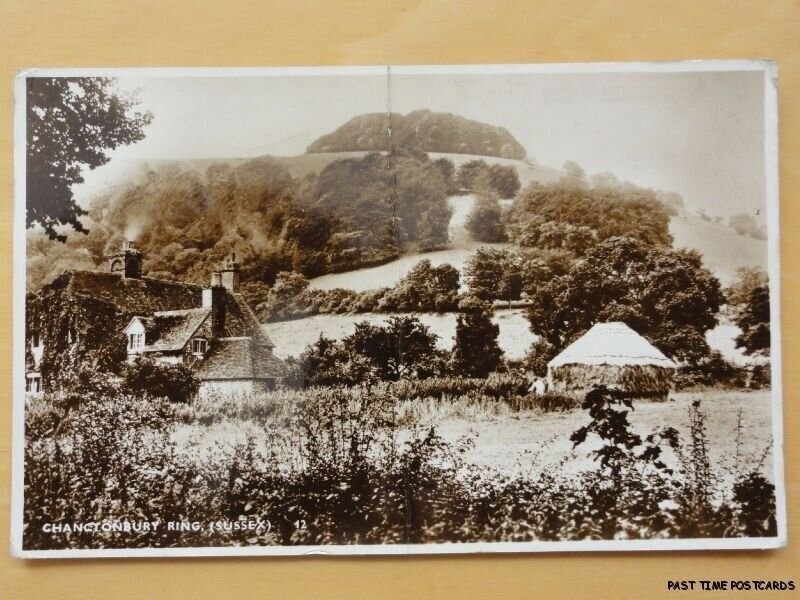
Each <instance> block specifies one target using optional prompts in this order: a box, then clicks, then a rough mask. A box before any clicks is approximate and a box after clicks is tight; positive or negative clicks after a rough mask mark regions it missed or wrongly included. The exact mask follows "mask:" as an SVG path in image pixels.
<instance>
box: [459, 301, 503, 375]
mask: <svg viewBox="0 0 800 600" xmlns="http://www.w3.org/2000/svg"><path fill="white" fill-rule="evenodd" d="M458 308H459V315H458V319H457V321H456V343H455V346H454V348H453V367H454V371H455V372H456V373H457V374H459V375H464V376H467V377H486V376H488V375H489V373H492V372H494V371H496V370H497V368H498V367H499V366H500V364H501V362H502V358H503V352H502V350H500V346H499V345H498V343H497V336H498V335H499V333H500V327H499V326H498V325H497V324H495V323H493V322H492V308H491V306H490V305H488V304H486V303H485V302H483V301H481V300H480V299H478V298H476V297H473V296H467V297H466V298H464V299H462V300H461V302H460V303H459V306H458Z"/></svg>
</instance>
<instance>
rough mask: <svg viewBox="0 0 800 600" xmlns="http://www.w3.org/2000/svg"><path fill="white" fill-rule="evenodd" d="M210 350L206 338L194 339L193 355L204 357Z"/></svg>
mask: <svg viewBox="0 0 800 600" xmlns="http://www.w3.org/2000/svg"><path fill="white" fill-rule="evenodd" d="M207 350H208V340H206V339H204V338H194V339H193V340H192V354H194V355H195V356H203V355H204V354H205V353H206V351H207Z"/></svg>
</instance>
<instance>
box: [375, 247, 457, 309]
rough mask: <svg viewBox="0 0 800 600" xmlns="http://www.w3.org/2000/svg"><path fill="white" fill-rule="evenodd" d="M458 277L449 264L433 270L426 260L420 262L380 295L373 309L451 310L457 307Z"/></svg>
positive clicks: (429, 262) (455, 270) (454, 269)
mask: <svg viewBox="0 0 800 600" xmlns="http://www.w3.org/2000/svg"><path fill="white" fill-rule="evenodd" d="M460 277H461V275H460V274H459V272H458V269H456V268H455V267H453V266H452V265H449V264H447V263H445V264H443V265H439V266H437V267H434V266H433V265H432V264H431V261H430V260H429V259H424V260H421V261H419V262H418V263H417V264H416V265H414V267H413V268H412V269H411V270H410V271H409V272H408V273H407V274H406V275H405V277H403V278H402V279H401V280H400V281H399V282H398V284H397V285H396V286H395V287H394V288H392V289H391V290H388V291H387V292H386V293H385V294H384V295H383V297H382V298H381V300H380V301H379V304H378V306H377V307H376V308H378V310H380V311H400V312H426V311H436V312H446V311H450V310H453V309H455V307H456V306H457V304H458V288H459V280H460Z"/></svg>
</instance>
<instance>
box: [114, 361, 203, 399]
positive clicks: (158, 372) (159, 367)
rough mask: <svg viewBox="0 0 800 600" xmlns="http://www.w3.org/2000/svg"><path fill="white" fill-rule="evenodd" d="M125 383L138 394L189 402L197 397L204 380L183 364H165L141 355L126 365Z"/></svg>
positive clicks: (124, 368)
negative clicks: (201, 380) (201, 381)
mask: <svg viewBox="0 0 800 600" xmlns="http://www.w3.org/2000/svg"><path fill="white" fill-rule="evenodd" d="M122 377H123V381H124V384H125V386H126V387H127V388H128V389H129V390H130V391H131V392H133V393H135V394H146V395H148V396H150V397H152V398H166V399H167V400H169V401H170V402H177V403H186V402H189V401H191V400H192V399H194V397H195V396H196V395H197V392H198V391H199V389H200V380H199V379H198V378H197V376H196V375H195V374H194V371H192V370H191V369H190V368H189V367H187V366H185V365H183V364H162V363H158V362H156V361H154V360H153V359H151V358H148V357H144V356H140V357H137V358H136V360H135V361H133V362H131V363H126V364H125V365H124V366H123V368H122Z"/></svg>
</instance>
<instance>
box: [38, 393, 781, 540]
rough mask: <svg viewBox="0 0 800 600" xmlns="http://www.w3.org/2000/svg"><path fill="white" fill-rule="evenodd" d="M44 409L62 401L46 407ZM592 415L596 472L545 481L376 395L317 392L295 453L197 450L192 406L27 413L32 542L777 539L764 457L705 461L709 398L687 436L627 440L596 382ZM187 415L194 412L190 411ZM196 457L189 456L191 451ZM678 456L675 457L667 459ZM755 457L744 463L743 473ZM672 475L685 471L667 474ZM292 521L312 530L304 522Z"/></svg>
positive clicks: (295, 420)
mask: <svg viewBox="0 0 800 600" xmlns="http://www.w3.org/2000/svg"><path fill="white" fill-rule="evenodd" d="M38 402H42V403H46V402H50V400H49V399H48V398H44V399H40V400H38ZM583 406H584V408H585V409H586V410H587V412H588V414H589V416H590V418H591V420H590V421H589V423H588V424H587V425H586V426H585V427H582V428H580V429H578V430H577V431H576V432H575V434H574V435H573V438H572V439H573V442H574V443H575V445H576V449H580V448H582V446H583V443H584V441H588V440H589V439H590V438H594V439H596V440H597V441H596V442H593V443H592V446H591V450H590V453H591V454H593V455H594V456H595V457H596V458H597V459H598V462H597V463H596V467H594V468H591V469H589V470H587V471H580V472H578V473H576V474H565V473H564V472H563V471H562V470H561V468H560V467H559V466H558V465H556V466H554V467H551V468H546V469H545V470H544V471H543V472H542V473H540V474H538V475H537V476H536V478H535V479H532V478H529V477H527V476H524V475H514V476H511V475H507V474H500V473H497V472H494V471H493V470H492V469H488V468H486V467H485V466H481V467H477V466H469V465H467V464H466V463H465V462H464V458H463V457H464V452H465V451H467V450H469V447H470V441H469V440H465V441H463V442H460V443H458V444H452V443H448V442H446V441H445V440H443V439H442V438H441V437H440V436H439V435H438V433H437V432H436V430H435V429H434V428H425V429H419V428H417V427H415V426H413V425H412V426H411V429H410V436H406V437H405V439H406V441H404V442H399V441H398V437H397V434H398V431H399V424H398V415H397V409H396V402H395V401H394V400H393V399H392V398H391V396H390V395H387V394H384V393H382V391H381V390H373V391H372V392H367V391H364V390H363V389H362V390H360V391H359V390H346V389H328V390H316V391H311V392H306V393H305V395H304V400H303V401H302V402H301V403H299V404H298V405H297V406H296V412H295V413H294V414H293V416H291V417H289V418H290V422H291V428H290V431H288V432H287V431H286V428H285V427H284V426H283V425H281V427H280V429H279V430H278V431H274V432H271V433H270V432H269V431H266V430H265V431H264V433H265V435H267V436H268V437H269V436H274V435H278V434H279V432H280V431H282V432H284V439H285V440H286V442H287V443H288V444H289V445H290V453H291V457H293V458H291V459H288V460H287V459H286V458H285V457H284V458H283V459H281V457H280V456H278V455H273V454H270V453H267V454H266V455H265V454H264V453H263V451H260V450H258V449H257V446H256V443H255V439H251V440H250V441H248V442H246V443H239V444H235V445H233V446H222V445H218V446H217V447H216V448H215V449H214V451H213V452H210V453H203V454H199V453H196V452H191V451H189V450H188V449H187V448H179V447H178V446H176V444H175V442H174V436H173V433H174V431H175V427H176V426H177V424H178V413H179V412H181V411H182V412H183V413H184V414H186V411H187V410H188V408H187V407H181V406H179V405H175V404H172V403H169V402H167V401H165V400H161V401H158V400H156V401H153V400H150V401H142V400H141V399H139V398H137V397H134V396H130V395H125V394H120V395H117V396H116V397H113V398H106V399H100V398H96V397H92V396H91V395H90V397H88V398H87V400H86V402H84V403H83V404H81V405H79V406H77V407H75V408H74V409H73V410H71V411H70V412H69V413H66V414H62V415H61V416H59V417H57V418H56V420H60V422H59V424H58V425H57V426H56V427H53V426H52V424H51V421H52V420H53V417H52V415H51V414H50V411H49V410H43V409H42V407H41V406H36V407H34V408H31V407H29V409H28V411H27V414H26V425H27V429H28V430H29V431H37V432H38V433H37V435H35V436H28V439H27V440H26V446H25V464H26V469H25V495H24V497H25V504H24V510H25V523H26V527H25V531H24V547H25V548H26V549H53V548H90V547H92V548H100V547H102V548H122V547H125V548H137V547H187V546H209V545H215V546H230V545H270V544H332V543H338V544H347V543H362V544H377V543H425V542H445V541H450V542H475V541H529V540H584V539H638V538H664V537H683V538H686V537H723V536H727V537H730V536H745V535H746V536H772V535H775V532H776V522H775V499H774V486H773V485H772V484H771V483H770V482H769V481H767V480H766V479H765V478H764V477H763V476H762V475H761V474H760V473H759V472H758V469H759V468H760V466H759V465H758V464H756V465H752V464H749V463H748V462H747V461H746V460H742V461H739V460H738V457H737V465H739V469H738V470H737V471H736V472H735V473H733V474H732V475H733V476H734V479H733V480H732V483H725V479H724V478H723V477H720V473H719V472H718V471H715V469H714V467H713V466H712V465H711V464H710V462H709V459H708V453H707V444H708V440H707V437H706V434H705V427H704V417H703V413H702V412H701V411H700V408H699V404H695V406H693V407H692V409H691V412H690V423H691V432H690V437H689V439H688V440H684V439H681V437H680V436H679V435H678V433H677V432H676V431H675V430H670V429H664V430H661V431H657V432H653V433H651V434H649V435H647V436H644V437H642V436H639V435H638V434H636V433H634V432H632V431H631V428H630V424H629V423H628V420H627V413H628V412H630V411H631V410H633V405H632V404H631V403H630V402H629V401H628V400H627V399H626V398H625V397H624V396H622V395H620V394H619V393H617V392H614V391H613V390H605V389H597V390H595V391H594V392H592V393H590V394H588V395H587V397H586V399H585V401H584V404H583ZM184 419H185V417H184ZM190 448H191V445H190ZM669 456H672V457H673V460H669V458H668V457H669ZM748 464H749V466H748ZM669 465H674V466H669ZM247 518H259V519H264V520H269V521H270V523H271V525H272V528H271V530H270V531H269V532H266V531H262V532H240V531H228V532H219V533H215V534H213V535H211V534H209V532H208V530H205V529H204V530H200V531H190V532H177V531H168V530H167V529H166V528H165V527H163V526H162V527H161V528H159V529H155V530H150V531H144V530H142V531H134V532H129V533H121V532H117V533H114V532H107V533H72V534H62V535H60V536H59V535H52V534H47V533H44V532H43V531H42V526H43V525H44V524H45V523H59V522H66V523H74V522H84V523H86V522H96V521H107V520H128V521H131V522H141V521H145V520H146V521H151V522H152V521H159V522H160V523H161V524H162V525H163V523H164V522H166V521H178V520H191V521H199V522H201V523H210V522H212V521H217V520H233V521H236V520H241V519H247ZM297 523H303V524H304V526H303V527H298V525H297Z"/></svg>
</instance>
